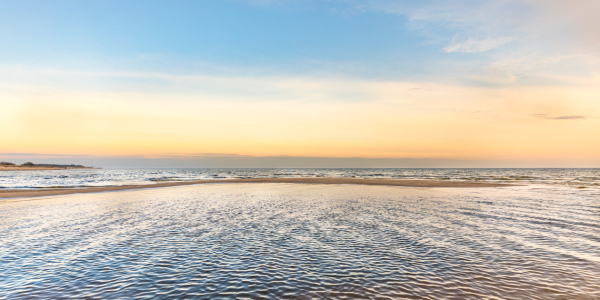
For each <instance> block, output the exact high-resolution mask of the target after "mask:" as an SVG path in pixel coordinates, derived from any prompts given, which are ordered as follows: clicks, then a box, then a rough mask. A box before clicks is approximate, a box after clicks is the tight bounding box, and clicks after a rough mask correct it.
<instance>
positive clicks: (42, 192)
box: [0, 178, 514, 198]
mask: <svg viewBox="0 0 600 300" xmlns="http://www.w3.org/2000/svg"><path fill="white" fill-rule="evenodd" d="M208 183H304V184H359V185H388V186H405V187H424V188H434V187H445V188H474V187H507V186H514V185H511V184H500V183H482V182H464V181H436V180H396V179H360V178H251V179H224V180H198V181H185V182H164V183H156V184H144V185H125V186H110V187H91V188H79V189H62V188H60V189H39V190H5V191H2V190H0V198H14V197H38V196H54V195H67V194H79V193H99V192H109V191H122V190H134V189H147V188H160V187H170V186H181V185H193V184H208Z"/></svg>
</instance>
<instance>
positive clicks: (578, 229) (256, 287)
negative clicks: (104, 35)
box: [0, 169, 600, 299]
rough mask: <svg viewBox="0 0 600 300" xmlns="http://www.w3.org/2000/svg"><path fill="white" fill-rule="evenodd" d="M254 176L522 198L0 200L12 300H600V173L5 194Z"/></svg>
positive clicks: (129, 177) (146, 179) (176, 194)
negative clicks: (449, 184) (441, 183)
mask: <svg viewBox="0 0 600 300" xmlns="http://www.w3.org/2000/svg"><path fill="white" fill-rule="evenodd" d="M257 177H258V178H270V177H350V178H394V179H395V178H397V179H434V180H453V181H469V182H471V181H478V182H494V183H510V184H512V185H511V186H506V187H494V188H415V187H398V186H365V185H353V184H332V185H324V184H291V183H211V184H199V185H187V186H177V187H166V188H154V189H137V190H129V191H118V192H101V193H88V194H71V195H62V196H44V197H37V198H8V199H0V249H2V251H0V299H600V169H122V170H111V169H106V170H102V169H99V170H91V169H86V170H65V171H61V170H57V171H39V172H38V171H28V172H23V171H14V172H13V171H6V172H0V186H1V187H2V189H4V190H11V189H41V188H44V189H47V188H83V187H90V186H94V187H95V186H117V185H128V184H152V183H156V182H169V181H189V180H199V179H229V178H257Z"/></svg>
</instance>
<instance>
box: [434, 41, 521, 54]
mask: <svg viewBox="0 0 600 300" xmlns="http://www.w3.org/2000/svg"><path fill="white" fill-rule="evenodd" d="M513 40H515V38H513V37H499V38H491V37H487V38H486V39H479V40H478V39H473V38H469V39H467V40H466V41H464V42H460V43H454V44H451V45H449V46H447V47H445V48H444V51H446V52H447V53H453V52H463V53H479V52H486V51H490V50H493V49H496V48H499V47H501V46H503V45H505V44H507V43H509V42H511V41H513Z"/></svg>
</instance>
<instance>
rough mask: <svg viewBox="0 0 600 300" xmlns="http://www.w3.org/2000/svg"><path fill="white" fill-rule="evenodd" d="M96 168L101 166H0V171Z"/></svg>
mask: <svg viewBox="0 0 600 300" xmlns="http://www.w3.org/2000/svg"><path fill="white" fill-rule="evenodd" d="M88 169H89V170H96V169H101V168H92V167H85V168H77V167H62V168H61V167H35V166H34V167H0V171H52V170H88Z"/></svg>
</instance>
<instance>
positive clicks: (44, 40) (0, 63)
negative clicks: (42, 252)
mask: <svg viewBox="0 0 600 300" xmlns="http://www.w3.org/2000/svg"><path fill="white" fill-rule="evenodd" d="M598 15H600V2H599V1H596V0H572V1H560V0H520V1H517V0H494V1H485V0H478V1H460V0H458V1H440V0H425V1H403V0H395V1H392V0H373V1H354V0H328V1H326V0H321V1H312V0H287V1H282V0H223V1H208V0H207V1H182V0H174V1H127V0H125V1H61V0H57V1H29V0H23V1H3V0H0V45H1V47H0V160H5V161H12V162H16V163H23V162H26V161H32V162H34V163H85V164H88V165H95V166H100V167H109V168H118V167H600V138H599V137H600V31H599V30H597V29H598V28H600V18H597V16H598Z"/></svg>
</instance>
